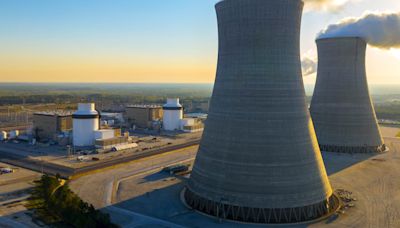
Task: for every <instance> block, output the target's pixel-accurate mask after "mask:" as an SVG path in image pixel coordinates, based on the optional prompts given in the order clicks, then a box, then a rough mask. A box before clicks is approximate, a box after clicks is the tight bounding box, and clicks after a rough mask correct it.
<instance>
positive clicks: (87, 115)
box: [72, 103, 99, 147]
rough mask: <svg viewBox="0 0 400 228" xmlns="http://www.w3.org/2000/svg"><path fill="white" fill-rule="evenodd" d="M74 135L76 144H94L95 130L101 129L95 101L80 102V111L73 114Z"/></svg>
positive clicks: (82, 145)
mask: <svg viewBox="0 0 400 228" xmlns="http://www.w3.org/2000/svg"><path fill="white" fill-rule="evenodd" d="M72 119H73V122H72V125H73V131H72V137H73V144H74V146H78V147H84V146H93V145H94V134H95V133H94V132H95V131H97V130H98V129H99V113H98V112H97V111H96V110H95V106H94V104H93V103H81V104H78V111H76V112H75V113H74V114H73V115H72Z"/></svg>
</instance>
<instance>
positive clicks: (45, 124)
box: [33, 111, 72, 140]
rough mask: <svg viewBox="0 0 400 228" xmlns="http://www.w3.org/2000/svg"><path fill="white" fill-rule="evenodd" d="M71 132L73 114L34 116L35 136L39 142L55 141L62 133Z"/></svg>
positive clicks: (36, 114)
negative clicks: (45, 140)
mask: <svg viewBox="0 0 400 228" xmlns="http://www.w3.org/2000/svg"><path fill="white" fill-rule="evenodd" d="M71 130H72V112H65V111H54V112H37V113H34V114H33V134H34V136H35V137H36V138H37V139H39V140H43V139H47V140H49V139H50V140H53V139H55V138H56V137H57V135H59V134H60V133H63V132H68V131H71Z"/></svg>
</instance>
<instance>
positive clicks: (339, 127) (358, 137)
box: [310, 37, 385, 153]
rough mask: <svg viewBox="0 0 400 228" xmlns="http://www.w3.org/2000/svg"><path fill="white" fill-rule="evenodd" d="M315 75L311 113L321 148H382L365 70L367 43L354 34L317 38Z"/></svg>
mask: <svg viewBox="0 0 400 228" xmlns="http://www.w3.org/2000/svg"><path fill="white" fill-rule="evenodd" d="M317 45H318V59H319V60H318V62H319V63H318V77H317V83H316V86H315V91H314V96H313V99H312V102H311V107H310V111H311V116H312V118H313V122H314V124H315V129H316V132H317V136H318V141H319V144H320V149H321V150H322V151H331V152H344V153H365V152H379V151H382V150H385V146H384V144H383V139H382V137H381V134H380V131H379V128H378V124H377V120H376V115H375V111H374V107H373V105H372V102H371V98H370V95H369V91H368V83H367V77H366V73H365V71H366V70H365V51H366V46H367V44H366V42H365V41H364V40H363V39H361V38H357V37H347V38H327V39H319V40H317Z"/></svg>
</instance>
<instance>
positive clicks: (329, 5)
mask: <svg viewBox="0 0 400 228" xmlns="http://www.w3.org/2000/svg"><path fill="white" fill-rule="evenodd" d="M356 1H361V0H304V2H305V8H306V11H310V10H323V11H331V12H338V11H340V10H341V9H343V8H344V7H345V6H346V5H347V4H349V3H351V2H356Z"/></svg>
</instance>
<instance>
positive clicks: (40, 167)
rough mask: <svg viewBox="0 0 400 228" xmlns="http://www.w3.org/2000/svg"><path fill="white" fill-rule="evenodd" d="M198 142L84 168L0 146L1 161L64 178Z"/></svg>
mask: <svg viewBox="0 0 400 228" xmlns="http://www.w3.org/2000/svg"><path fill="white" fill-rule="evenodd" d="M197 144H199V140H194V141H190V142H187V143H183V144H179V145H172V146H168V147H164V148H159V149H153V150H148V151H146V152H143V153H139V154H132V155H128V156H124V157H118V158H115V159H112V160H108V161H102V162H100V163H95V164H92V165H89V166H86V167H82V168H77V169H73V168H69V167H66V166H62V165H57V164H52V163H48V162H45V161H39V160H34V159H30V158H29V157H25V156H18V155H16V154H15V153H12V152H10V151H9V149H6V148H0V161H2V162H5V163H9V164H12V165H16V166H20V167H24V168H27V169H31V170H34V171H38V172H44V173H48V174H52V175H55V174H57V173H58V174H60V175H61V176H62V177H64V178H70V177H72V176H74V175H80V174H82V173H86V172H90V171H94V170H97V169H102V168H105V167H110V166H114V165H117V164H120V163H125V162H129V161H133V160H137V159H141V158H145V157H149V156H153V155H157V154H162V153H166V152H168V151H172V150H177V149H181V148H186V147H189V146H193V145H197Z"/></svg>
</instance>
